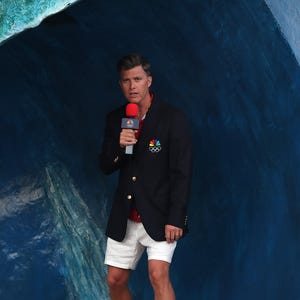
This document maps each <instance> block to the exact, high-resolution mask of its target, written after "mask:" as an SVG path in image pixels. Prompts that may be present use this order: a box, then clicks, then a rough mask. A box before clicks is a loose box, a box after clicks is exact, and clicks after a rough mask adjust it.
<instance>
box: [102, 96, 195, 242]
mask: <svg viewBox="0 0 300 300" xmlns="http://www.w3.org/2000/svg"><path fill="white" fill-rule="evenodd" d="M125 107H126V105H124V106H122V107H120V108H118V109H116V110H114V111H112V112H110V113H109V114H108V115H107V116H106V127H105V132H104V141H103V145H102V151H101V154H100V168H101V170H102V171H103V172H104V173H105V174H110V173H112V172H114V171H116V170H119V180H118V185H117V190H116V193H115V197H114V201H113V204H112V209H111V212H110V216H109V220H108V224H107V229H106V234H107V236H109V237H110V238H112V239H114V240H116V241H122V240H123V239H124V237H125V234H126V227H127V218H128V214H129V210H130V206H131V201H133V199H134V201H135V204H136V207H137V209H138V212H139V214H140V215H141V219H142V222H143V225H144V227H145V229H146V231H147V233H148V234H149V235H150V237H151V238H152V239H154V240H156V241H164V240H165V225H166V224H170V225H173V226H176V227H180V228H182V229H183V230H184V234H185V233H186V232H187V203H188V198H189V191H190V183H191V173H192V141H191V135H190V130H189V126H188V123H187V120H186V117H185V115H184V114H183V113H182V112H181V111H180V110H178V109H177V108H175V107H173V106H171V105H169V104H167V103H165V102H162V101H159V100H158V99H157V98H156V97H155V98H154V99H153V101H152V104H151V107H150V109H149V110H148V112H147V115H146V118H145V120H144V124H143V128H142V131H141V133H140V136H139V139H138V142H137V143H136V144H135V145H134V153H133V154H132V155H128V154H125V151H124V148H122V147H120V145H119V136H120V131H121V129H120V128H121V119H122V118H123V117H125Z"/></svg>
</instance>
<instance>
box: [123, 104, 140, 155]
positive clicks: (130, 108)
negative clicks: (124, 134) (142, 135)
mask: <svg viewBox="0 0 300 300" xmlns="http://www.w3.org/2000/svg"><path fill="white" fill-rule="evenodd" d="M138 112H139V108H138V106H137V104H135V103H128V104H127V106H126V116H127V118H122V122H121V128H122V129H134V130H137V129H139V125H140V121H139V119H137V118H136V117H137V116H138ZM125 153H126V154H132V153H133V145H129V146H126V147H125Z"/></svg>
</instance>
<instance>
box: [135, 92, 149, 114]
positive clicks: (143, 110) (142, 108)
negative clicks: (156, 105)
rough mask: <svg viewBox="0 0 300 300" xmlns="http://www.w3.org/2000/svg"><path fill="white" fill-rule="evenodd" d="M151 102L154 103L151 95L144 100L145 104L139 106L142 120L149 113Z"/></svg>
mask: <svg viewBox="0 0 300 300" xmlns="http://www.w3.org/2000/svg"><path fill="white" fill-rule="evenodd" d="M151 102H152V96H151V95H150V93H149V94H148V95H147V97H146V98H145V99H144V101H143V103H141V105H139V116H138V118H139V119H142V118H143V117H144V115H145V114H146V113H147V111H148V109H149V107H150V106H151Z"/></svg>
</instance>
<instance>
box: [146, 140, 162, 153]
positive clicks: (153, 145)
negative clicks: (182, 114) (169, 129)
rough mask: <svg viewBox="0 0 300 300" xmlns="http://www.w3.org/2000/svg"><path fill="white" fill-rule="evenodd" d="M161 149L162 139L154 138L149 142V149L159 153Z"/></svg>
mask: <svg viewBox="0 0 300 300" xmlns="http://www.w3.org/2000/svg"><path fill="white" fill-rule="evenodd" d="M160 150H161V144H160V141H159V140H157V139H153V140H151V141H150V143H149V151H150V152H152V153H158V152H159V151H160Z"/></svg>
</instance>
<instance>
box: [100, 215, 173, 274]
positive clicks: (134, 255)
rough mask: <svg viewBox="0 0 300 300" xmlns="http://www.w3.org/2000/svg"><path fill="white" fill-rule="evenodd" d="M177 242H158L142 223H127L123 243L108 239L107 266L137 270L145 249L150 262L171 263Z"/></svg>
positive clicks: (129, 221)
mask: <svg viewBox="0 0 300 300" xmlns="http://www.w3.org/2000/svg"><path fill="white" fill-rule="evenodd" d="M176 244H177V242H176V241H174V242H173V243H167V242H166V241H162V242H157V241H155V240H153V239H152V238H151V237H150V236H149V235H148V233H147V232H146V230H145V228H144V226H143V224H142V223H137V222H133V221H131V220H128V221H127V231H126V235H125V238H124V240H123V241H122V242H117V241H115V240H113V239H111V238H108V239H107V245H106V253H105V261H104V263H105V264H106V265H110V266H113V267H118V268H122V269H131V270H134V269H135V268H136V265H137V263H138V262H139V260H140V258H141V256H142V254H143V252H144V250H145V248H147V255H148V260H151V259H155V260H162V261H166V262H168V263H171V261H172V257H173V253H174V251H175V248H176Z"/></svg>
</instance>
